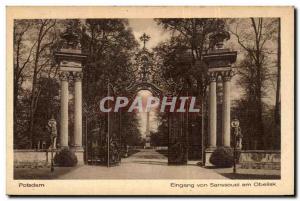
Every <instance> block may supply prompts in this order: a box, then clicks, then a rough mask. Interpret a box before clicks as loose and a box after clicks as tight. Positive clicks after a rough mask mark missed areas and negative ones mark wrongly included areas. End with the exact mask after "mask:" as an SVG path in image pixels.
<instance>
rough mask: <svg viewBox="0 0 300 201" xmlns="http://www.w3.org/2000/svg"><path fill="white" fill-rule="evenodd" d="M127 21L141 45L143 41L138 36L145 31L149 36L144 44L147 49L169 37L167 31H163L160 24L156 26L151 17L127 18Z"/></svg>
mask: <svg viewBox="0 0 300 201" xmlns="http://www.w3.org/2000/svg"><path fill="white" fill-rule="evenodd" d="M128 21H129V26H130V27H131V28H132V31H133V34H134V36H135V38H136V39H137V40H138V41H139V42H140V44H141V45H142V44H143V43H142V42H141V41H140V39H139V38H140V37H141V35H143V33H146V34H147V35H149V36H150V37H151V38H150V40H149V41H148V42H147V44H146V47H147V48H149V49H151V48H153V47H155V46H156V45H157V44H159V43H160V42H162V41H164V40H166V39H167V38H168V37H169V33H167V32H165V31H164V30H163V29H162V28H161V27H160V26H158V25H157V24H156V22H155V21H154V20H153V19H129V20H128Z"/></svg>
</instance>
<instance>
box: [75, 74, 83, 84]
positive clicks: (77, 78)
mask: <svg viewBox="0 0 300 201" xmlns="http://www.w3.org/2000/svg"><path fill="white" fill-rule="evenodd" d="M82 77H83V73H82V72H75V73H74V74H73V78H74V81H75V82H80V81H81V80H82Z"/></svg>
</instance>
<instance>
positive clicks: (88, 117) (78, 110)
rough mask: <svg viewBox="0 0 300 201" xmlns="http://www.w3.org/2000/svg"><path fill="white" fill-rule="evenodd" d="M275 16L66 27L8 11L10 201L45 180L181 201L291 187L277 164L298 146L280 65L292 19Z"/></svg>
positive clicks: (68, 20) (80, 21)
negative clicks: (205, 193)
mask: <svg viewBox="0 0 300 201" xmlns="http://www.w3.org/2000/svg"><path fill="white" fill-rule="evenodd" d="M49 8H51V7H49ZM271 8H274V7H270V13H272V12H271V11H273V13H274V14H275V15H271V16H263V15H261V16H260V15H259V14H258V15H257V14H253V16H251V15H249V16H247V17H245V16H241V17H237V16H238V14H237V16H229V15H226V14H220V15H219V16H215V17H211V15H206V16H205V15H202V16H197V15H195V16H194V17H193V16H192V15H188V16H186V17H184V16H180V17H178V16H176V15H174V16H168V17H164V16H162V17H159V15H157V14H153V15H152V16H151V15H150V16H148V15H147V16H146V14H145V16H141V15H140V16H138V15H133V16H132V15H131V16H127V17H126V15H123V17H121V16H122V12H119V13H121V14H120V15H118V14H116V16H111V17H110V16H105V17H104V16H100V17H95V16H94V15H93V16H91V17H88V16H87V17H85V15H83V16H81V15H80V13H81V12H85V8H84V7H82V8H81V9H79V11H78V13H77V14H78V15H76V16H74V17H69V16H68V17H65V18H64V17H63V15H59V17H57V18H56V17H53V16H49V17H48V16H47V12H45V13H46V15H44V16H40V17H35V16H34V17H31V16H28V17H24V15H21V17H16V18H14V17H13V14H12V13H13V11H14V9H16V11H18V10H20V11H22V10H24V11H26V7H23V8H22V7H15V8H13V7H11V8H9V9H11V10H8V11H11V12H9V13H10V14H12V17H10V19H11V23H9V24H8V27H9V28H10V30H7V31H9V32H8V33H9V35H10V38H11V42H10V43H9V44H8V46H9V45H10V44H11V45H12V46H10V47H9V49H10V51H9V52H8V57H10V58H11V59H10V60H8V61H11V62H12V63H11V65H10V64H9V65H8V66H7V70H8V71H7V72H8V76H11V78H10V79H9V80H7V87H8V91H9V93H8V95H11V96H9V97H8V98H9V99H10V100H9V102H11V107H10V108H11V110H8V111H7V112H8V113H7V115H9V116H10V117H11V119H12V122H10V123H11V128H10V129H9V130H8V133H7V136H8V137H9V138H10V140H9V141H8V147H7V148H8V150H9V153H8V154H9V155H8V157H7V160H8V167H9V168H10V170H8V171H9V172H10V171H11V173H12V174H11V176H12V178H10V179H11V180H12V181H13V182H15V185H14V186H11V189H16V190H11V191H10V192H15V193H16V194H18V193H17V191H18V190H17V189H20V190H21V191H22V192H23V193H24V191H30V192H31V193H29V194H34V189H35V190H40V189H43V188H48V187H49V186H47V184H46V183H45V182H46V181H48V180H50V181H57V182H59V183H60V182H64V181H70V180H71V181H72V182H77V181H81V180H84V181H85V182H89V181H97V182H100V183H101V181H105V182H106V183H110V182H111V181H112V182H113V181H116V180H119V181H120V180H123V181H131V182H134V181H145V182H147V181H151V182H160V181H168V184H167V186H165V187H164V188H170V189H179V190H185V192H184V193H183V194H185V193H186V194H189V192H187V191H188V190H190V189H193V191H194V190H195V191H194V192H193V194H197V191H198V193H199V191H202V190H203V189H204V190H207V189H210V190H211V191H212V192H211V193H210V194H224V193H222V191H223V190H221V189H225V188H226V187H228V188H229V189H228V188H227V190H228V191H229V192H228V193H226V194H235V192H234V191H236V189H235V188H239V187H241V188H243V187H244V189H243V190H244V191H246V192H247V191H249V189H251V188H260V187H261V189H257V190H260V191H262V189H264V188H267V187H269V188H271V187H274V188H275V189H276V188H279V184H278V183H276V182H281V181H283V179H284V180H285V179H288V180H289V182H288V183H286V184H291V185H292V181H293V172H289V173H288V174H284V175H283V173H282V170H283V169H285V168H284V167H286V166H283V163H282V161H283V160H288V162H286V163H284V164H285V165H291V166H292V164H293V161H292V160H293V155H289V157H290V158H286V155H285V154H283V151H284V149H286V150H290V148H291V149H293V144H294V142H293V141H290V142H289V143H290V144H287V143H285V142H286V141H284V139H285V138H286V139H287V138H288V137H290V139H292V138H293V135H294V134H293V126H292V125H293V122H294V120H293V115H290V113H291V114H293V105H291V104H290V103H292V104H293V79H294V75H293V62H294V60H293V53H292V54H290V53H289V55H288V56H287V57H283V55H286V54H285V53H284V52H285V51H289V50H288V49H290V50H291V51H292V52H293V27H288V28H287V27H286V24H285V22H286V21H285V20H287V22H290V21H291V22H292V23H290V24H289V25H290V26H293V8H292V7H282V8H279V11H282V12H278V13H277V17H276V12H274V10H272V9H271ZM27 9H29V8H27ZM31 9H32V8H31ZM33 9H35V8H33ZM36 9H37V10H39V7H37V8H36ZM44 9H46V7H44ZM66 9H68V8H66ZM88 9H89V8H87V10H86V11H87V12H88ZM95 9H96V8H95ZM103 9H105V8H102V10H103ZM106 9H109V8H106ZM130 9H133V8H129V10H126V11H127V12H128V13H130V12H133V10H131V11H130ZM135 9H140V10H142V8H135ZM152 9H153V12H154V11H155V12H154V13H157V12H158V11H159V9H155V8H152ZM163 9H166V8H162V10H163ZM177 9H178V10H177V11H176V9H174V8H173V10H171V11H172V12H171V13H174V12H175V13H176V12H177V13H180V11H181V9H184V8H180V7H179V8H177ZM187 9H188V8H187ZM199 9H200V10H201V8H199ZM219 9H221V10H222V9H224V11H225V10H226V9H227V10H229V11H228V12H230V9H229V8H219ZM236 9H238V8H236ZM240 9H241V8H240ZM244 9H246V8H244ZM263 9H265V10H266V11H267V10H268V7H265V8H263ZM263 9H262V8H261V10H263ZM280 9H281V10H280ZM41 10H42V9H41ZM50 10H51V9H50ZM75 10H76V9H74V8H73V10H72V11H75ZM115 10H116V11H119V10H122V9H117V8H116V9H115ZM252 10H254V9H252ZM147 11H150V13H151V9H150V8H148V10H147V9H146V13H149V12H147ZM204 11H209V10H204ZM57 12H58V13H59V12H60V10H58V11H57ZM161 12H163V11H161ZM193 12H195V13H197V12H196V10H193ZM228 12H225V13H228ZM240 12H241V11H240ZM24 13H25V15H26V12H24ZM41 13H43V12H41ZM187 13H192V11H189V12H187ZM249 13H251V12H248V14H249ZM27 14H28V12H27ZM74 14H76V12H74ZM22 16H23V17H22ZM54 16H55V15H54ZM283 16H284V17H285V18H284V17H283ZM286 30H291V32H290V34H291V36H292V37H289V34H288V33H287V32H286ZM283 37H284V38H283ZM287 37H288V38H289V40H285V39H286V38H287ZM290 41H291V42H290ZM286 47H289V48H286ZM283 58H284V59H286V60H288V61H289V63H287V62H286V63H283ZM286 60H285V61H286ZM284 72H286V73H287V74H288V75H290V78H291V79H292V80H286V79H285V78H283V77H282V76H286V73H284ZM283 80H284V81H283ZM287 82H289V83H288V84H289V85H288V84H287ZM282 88H283V90H282ZM283 91H286V92H288V95H287V96H285V98H283V97H284V96H283V93H284V92H283ZM287 100H288V101H287ZM284 104H285V105H287V106H289V107H290V108H288V109H287V110H285V111H283V110H282V105H284ZM282 113H288V115H286V116H285V117H286V119H283V118H282V117H283V116H282ZM288 119H289V121H291V122H290V123H289V122H286V124H288V125H290V127H292V128H291V130H285V131H286V132H282V131H283V129H282V122H283V121H288ZM291 123H292V124H291ZM289 131H291V132H289ZM10 142H11V143H10ZM283 142H284V143H283ZM288 147H290V148H288ZM291 151H292V153H293V150H291ZM289 168H292V169H293V167H290V166H289ZM285 170H287V171H289V170H290V169H285ZM240 180H244V181H249V182H250V186H248V187H247V188H248V190H247V188H246V187H245V186H246V184H245V186H244V183H236V182H235V181H240ZM179 181H180V182H179ZM204 181H205V182H206V183H205V182H204ZM215 181H218V182H215ZM232 181H233V182H232ZM252 181H253V182H252ZM220 182H221V183H220ZM224 182H225V183H224ZM226 182H231V183H226ZM251 182H252V183H251ZM79 186H81V185H80V184H79ZM121 186H122V185H121V184H120V186H119V187H116V188H122V187H121ZM82 187H83V188H86V187H85V186H84V185H82ZM140 187H141V188H142V187H143V186H140ZM289 187H290V186H289ZM107 188H108V187H107ZM126 188H127V192H131V193H132V194H139V193H143V192H145V191H141V192H138V190H137V189H136V191H134V190H132V189H131V188H130V187H129V185H128V187H126ZM220 188H221V189H220ZM29 189H33V191H32V190H29ZM129 189H131V191H130V190H129ZM197 189H198V190H197ZM275 189H273V190H275ZM282 190H283V191H282V192H285V191H284V189H283V188H282ZM21 191H20V192H21ZM58 191H59V190H58ZM99 191H101V189H99ZM214 191H215V192H214ZM53 192H57V191H51V192H49V194H53ZM66 192H70V191H67V190H66ZM97 192H98V191H97ZM105 192H106V193H107V191H105V190H103V193H105ZM157 192H158V191H155V190H154V189H153V193H150V194H156V193H157ZM286 192H292V191H286ZM23 193H21V194H23ZM78 193H80V192H77V193H75V192H74V194H78ZM98 193H99V192H98ZM181 193H182V191H181ZM248 193H249V192H248ZM261 193H263V192H261ZM25 194H26V192H25ZM46 194H47V193H46ZM54 194H56V193H54ZM57 194H60V193H57ZM62 194H64V193H62ZM68 194H70V193H68ZM71 194H72V193H71ZM82 194H85V193H84V190H82ZM87 194H89V193H87ZM99 194H102V193H99ZM112 194H114V193H112ZM119 194H123V193H119ZM124 194H127V193H124ZM146 194H147V193H146ZM167 194H169V193H167ZM171 194H172V193H171ZM175 194H176V193H175ZM259 194H260V193H259Z"/></svg>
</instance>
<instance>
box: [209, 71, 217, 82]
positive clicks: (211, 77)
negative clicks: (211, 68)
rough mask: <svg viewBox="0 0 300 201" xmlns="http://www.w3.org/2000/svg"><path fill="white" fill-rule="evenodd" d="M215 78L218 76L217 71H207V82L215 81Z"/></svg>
mask: <svg viewBox="0 0 300 201" xmlns="http://www.w3.org/2000/svg"><path fill="white" fill-rule="evenodd" d="M217 78H218V73H216V72H210V73H208V79H209V82H216V81H217Z"/></svg>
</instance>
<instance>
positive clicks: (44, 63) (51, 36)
mask: <svg viewBox="0 0 300 201" xmlns="http://www.w3.org/2000/svg"><path fill="white" fill-rule="evenodd" d="M34 23H35V31H36V32H35V33H34V36H36V37H35V38H34V43H36V45H35V51H34V59H33V66H32V77H31V83H32V86H31V97H30V114H29V115H30V117H29V128H28V134H29V138H30V139H31V145H30V147H31V148H33V144H34V143H35V136H34V132H33V131H34V125H35V120H36V119H35V114H36V109H37V103H38V100H39V97H40V94H41V91H42V87H41V84H40V83H39V78H40V77H42V76H43V74H44V73H45V70H51V69H52V68H51V64H52V59H53V49H52V48H53V45H54V44H55V42H56V40H57V39H58V37H57V34H56V32H55V29H54V28H55V25H56V20H49V19H45V20H44V19H40V20H35V21H34ZM49 66H50V68H49ZM48 73H49V72H48ZM48 73H46V74H48Z"/></svg>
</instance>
